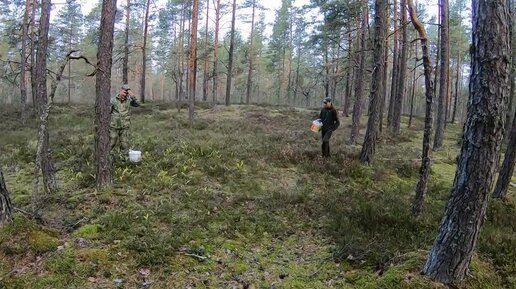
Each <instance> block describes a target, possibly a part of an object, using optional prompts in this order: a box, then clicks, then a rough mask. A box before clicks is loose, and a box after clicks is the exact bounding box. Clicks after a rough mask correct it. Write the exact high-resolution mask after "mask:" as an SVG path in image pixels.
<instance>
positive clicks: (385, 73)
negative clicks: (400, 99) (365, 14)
mask: <svg viewBox="0 0 516 289" xmlns="http://www.w3.org/2000/svg"><path fill="white" fill-rule="evenodd" d="M388 47H389V38H388V37H387V38H386V39H385V51H384V56H383V58H384V65H385V69H384V70H383V76H382V85H384V88H383V91H385V92H387V70H388V69H387V67H388V64H389V53H388ZM381 97H382V100H381V105H380V116H379V120H380V123H379V124H378V132H379V135H381V134H382V131H383V114H384V108H385V98H386V96H385V93H384V94H382V96H381Z"/></svg>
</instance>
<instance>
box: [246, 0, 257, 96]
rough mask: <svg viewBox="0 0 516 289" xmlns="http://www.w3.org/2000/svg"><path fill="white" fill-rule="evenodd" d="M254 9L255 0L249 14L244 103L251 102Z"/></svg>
mask: <svg viewBox="0 0 516 289" xmlns="http://www.w3.org/2000/svg"><path fill="white" fill-rule="evenodd" d="M255 10H256V0H254V1H253V12H252V16H251V36H250V37H249V71H248V72H247V87H246V104H247V105H249V104H250V103H251V88H252V80H253V77H252V75H253V38H254V13H255Z"/></svg>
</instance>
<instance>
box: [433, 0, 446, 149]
mask: <svg viewBox="0 0 516 289" xmlns="http://www.w3.org/2000/svg"><path fill="white" fill-rule="evenodd" d="M439 1H440V5H439V9H440V17H441V33H440V35H441V43H440V46H441V59H440V62H441V64H440V70H441V71H440V73H439V103H438V105H437V123H436V128H435V137H434V146H433V149H434V150H439V149H441V148H442V146H443V139H444V122H445V117H446V116H445V115H446V106H445V105H446V99H447V92H448V71H449V67H450V58H449V56H450V54H449V46H448V41H449V33H448V12H449V8H448V0H439Z"/></svg>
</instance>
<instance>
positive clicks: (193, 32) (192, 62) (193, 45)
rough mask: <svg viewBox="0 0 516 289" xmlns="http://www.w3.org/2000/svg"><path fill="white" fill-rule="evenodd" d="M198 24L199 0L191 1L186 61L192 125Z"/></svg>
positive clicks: (189, 118)
mask: <svg viewBox="0 0 516 289" xmlns="http://www.w3.org/2000/svg"><path fill="white" fill-rule="evenodd" d="M198 22H199V0H193V7H192V28H191V29H190V58H189V61H188V75H189V77H188V120H189V122H190V127H193V124H194V108H195V107H194V105H195V80H196V79H197V75H196V74H197V24H198Z"/></svg>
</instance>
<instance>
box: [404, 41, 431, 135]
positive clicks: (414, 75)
mask: <svg viewBox="0 0 516 289" xmlns="http://www.w3.org/2000/svg"><path fill="white" fill-rule="evenodd" d="M427 41H428V39H427ZM427 49H428V48H427ZM414 50H415V52H416V58H414V69H413V70H412V92H411V97H410V117H409V122H408V127H409V128H410V127H411V126H412V118H413V117H414V99H415V97H416V82H417V79H418V78H419V77H418V78H416V71H417V46H416V47H415V49H414Z"/></svg>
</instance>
